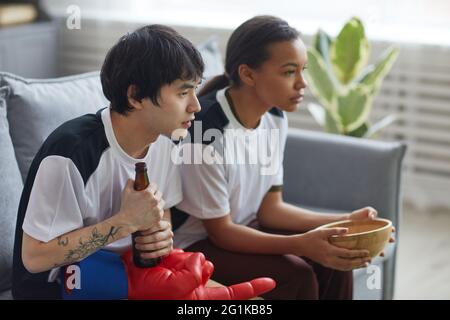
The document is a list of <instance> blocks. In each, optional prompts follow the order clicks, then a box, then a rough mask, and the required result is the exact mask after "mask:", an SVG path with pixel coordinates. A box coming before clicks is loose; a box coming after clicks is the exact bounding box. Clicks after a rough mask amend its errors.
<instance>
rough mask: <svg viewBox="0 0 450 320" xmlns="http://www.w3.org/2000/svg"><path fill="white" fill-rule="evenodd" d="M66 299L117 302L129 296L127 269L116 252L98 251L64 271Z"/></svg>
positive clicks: (62, 273) (64, 268)
mask: <svg viewBox="0 0 450 320" xmlns="http://www.w3.org/2000/svg"><path fill="white" fill-rule="evenodd" d="M60 280H61V292H62V298H63V299H64V300H90V299H93V300H115V299H126V298H127V297H128V279H127V274H126V271H125V266H124V264H123V262H122V259H121V258H120V255H118V254H117V253H114V252H111V251H107V250H99V251H97V252H96V253H94V254H92V255H90V256H89V257H87V258H85V259H84V260H82V261H81V262H78V263H76V264H72V265H68V266H65V267H63V268H61V271H60Z"/></svg>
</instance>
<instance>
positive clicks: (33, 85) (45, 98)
mask: <svg viewBox="0 0 450 320" xmlns="http://www.w3.org/2000/svg"><path fill="white" fill-rule="evenodd" d="M0 88H4V89H6V88H8V94H7V96H6V101H7V108H8V120H9V127H10V135H11V140H12V142H13V145H14V149H15V153H16V158H17V162H18V164H19V169H20V172H21V174H22V179H23V181H25V179H26V176H27V173H28V169H29V167H30V165H31V162H32V161H33V158H34V156H35V154H36V153H37V151H38V150H39V148H40V147H41V145H42V143H43V142H44V141H45V139H46V138H47V137H48V135H49V134H50V133H51V132H52V131H53V130H54V129H56V128H57V127H58V126H60V125H61V124H63V123H64V122H66V121H68V120H70V119H73V118H76V117H78V116H81V115H83V114H86V113H93V112H95V111H97V110H98V109H100V108H103V107H106V106H108V104H109V103H108V101H107V100H106V98H105V97H104V95H103V92H102V88H101V83H100V77H99V73H98V72H90V73H86V74H81V75H76V76H69V77H63V78H56V79H46V80H30V79H24V78H21V77H18V76H15V75H12V74H8V73H3V74H2V73H0Z"/></svg>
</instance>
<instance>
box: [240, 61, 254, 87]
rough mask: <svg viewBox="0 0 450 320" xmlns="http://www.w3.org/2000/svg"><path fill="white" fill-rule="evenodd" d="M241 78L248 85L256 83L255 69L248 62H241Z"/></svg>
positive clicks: (251, 85)
mask: <svg viewBox="0 0 450 320" xmlns="http://www.w3.org/2000/svg"><path fill="white" fill-rule="evenodd" d="M238 73H239V78H240V79H241V81H242V82H243V83H245V84H246V85H248V86H250V87H253V86H254V85H255V79H254V71H253V69H252V68H250V67H249V66H248V65H246V64H241V65H239V67H238Z"/></svg>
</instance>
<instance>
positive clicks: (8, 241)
mask: <svg viewBox="0 0 450 320" xmlns="http://www.w3.org/2000/svg"><path fill="white" fill-rule="evenodd" d="M8 90H9V89H8V88H0V177H1V179H0V230H1V239H2V240H1V241H0V274H1V277H0V292H1V291H3V290H6V289H8V288H10V287H11V276H12V256H13V246H14V230H15V227H16V216H17V208H18V206H19V200H20V194H21V193H22V188H23V184H22V178H21V176H20V171H19V167H18V166H17V162H16V157H15V155H14V149H13V144H12V141H11V137H10V135H9V128H8V121H7V118H6V101H5V96H6V95H7V94H8Z"/></svg>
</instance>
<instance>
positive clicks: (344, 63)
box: [306, 17, 399, 138]
mask: <svg viewBox="0 0 450 320" xmlns="http://www.w3.org/2000/svg"><path fill="white" fill-rule="evenodd" d="M398 53H399V49H398V48H394V47H390V48H388V49H387V50H386V51H385V52H384V53H383V54H382V56H381V57H380V58H379V59H378V61H377V62H376V63H375V64H370V65H368V60H369V55H370V45H369V41H368V40H367V38H366V35H365V32H364V26H363V24H362V22H361V21H360V20H359V19H358V18H355V17H354V18H351V19H350V20H349V21H348V22H347V23H346V24H345V25H344V27H343V28H342V30H341V31H340V32H339V34H338V36H337V37H336V39H334V40H333V39H331V37H330V36H329V35H327V34H326V33H325V32H324V31H323V30H319V31H318V32H317V33H316V34H315V35H314V39H313V45H312V47H310V48H308V69H307V72H306V77H307V80H308V82H309V87H310V89H311V91H312V93H313V95H314V96H315V97H316V99H317V100H318V101H319V102H320V103H321V105H318V104H313V103H312V104H309V105H308V110H309V111H310V113H311V114H312V116H313V117H314V119H315V120H316V121H317V122H318V123H319V124H320V125H321V126H322V127H324V128H325V130H326V131H327V132H330V133H337V134H343V135H349V136H354V137H365V138H370V137H373V136H374V135H375V134H376V133H378V132H379V131H380V130H381V129H382V128H384V127H386V126H388V125H389V124H391V123H392V122H393V121H395V120H396V116H394V115H389V116H387V117H385V118H383V119H381V120H380V121H378V122H377V123H375V124H372V125H371V124H370V123H369V120H368V118H369V115H370V111H371V108H372V104H373V99H374V97H375V96H376V94H377V93H378V90H379V89H380V86H381V83H382V81H383V78H384V77H385V76H386V74H387V73H388V72H389V71H390V69H391V68H392V65H393V64H394V62H395V60H396V59H397V56H398Z"/></svg>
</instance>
